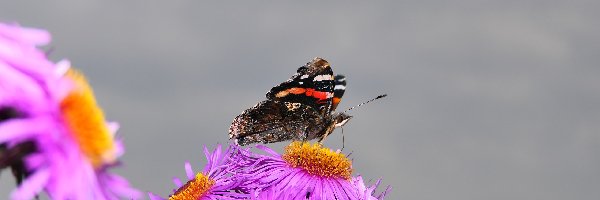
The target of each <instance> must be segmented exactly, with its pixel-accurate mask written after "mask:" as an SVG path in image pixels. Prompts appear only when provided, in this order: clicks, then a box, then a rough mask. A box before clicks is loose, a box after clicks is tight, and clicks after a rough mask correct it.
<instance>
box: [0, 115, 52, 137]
mask: <svg viewBox="0 0 600 200" xmlns="http://www.w3.org/2000/svg"><path fill="white" fill-rule="evenodd" d="M48 128H49V126H48V122H47V121H46V119H44V118H33V119H14V120H9V121H6V122H2V125H1V126H0V143H4V142H7V141H11V140H20V139H23V138H28V137H31V136H33V135H37V134H40V133H43V132H44V131H46V130H48Z"/></svg>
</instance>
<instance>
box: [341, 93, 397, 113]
mask: <svg viewBox="0 0 600 200" xmlns="http://www.w3.org/2000/svg"><path fill="white" fill-rule="evenodd" d="M383 97H387V94H382V95H379V96H377V97H375V98H373V99H371V100H368V101H365V102H362V103H360V104H358V105H356V106H352V107H350V108H348V109H347V110H345V111H344V112H342V113H345V112H348V111H350V110H352V109H354V108H358V107H360V106H362V105H365V104H367V103H370V102H371V101H375V100H377V99H381V98H383Z"/></svg>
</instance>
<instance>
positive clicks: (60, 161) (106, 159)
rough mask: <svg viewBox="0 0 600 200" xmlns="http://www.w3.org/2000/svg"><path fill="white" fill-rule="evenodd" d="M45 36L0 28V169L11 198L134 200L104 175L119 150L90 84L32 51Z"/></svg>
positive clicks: (130, 191) (13, 27)
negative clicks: (8, 172) (13, 183)
mask: <svg viewBox="0 0 600 200" xmlns="http://www.w3.org/2000/svg"><path fill="white" fill-rule="evenodd" d="M48 42H50V35H49V34H48V32H46V31H44V30H39V29H32V28H23V27H20V26H18V25H16V24H2V23H0V169H3V168H11V169H12V171H13V174H14V175H15V176H16V178H17V183H18V187H17V188H16V189H15V190H13V192H12V193H11V194H10V197H9V198H10V199H32V198H34V197H35V196H37V195H38V194H39V193H40V192H41V191H45V192H46V193H47V194H48V196H49V197H51V198H52V199H118V198H120V197H123V198H128V199H131V198H137V197H139V196H140V193H139V192H138V191H137V190H135V189H132V188H131V187H130V186H129V184H128V183H127V181H126V180H125V179H123V178H121V177H119V176H117V175H115V174H112V173H109V172H108V171H107V170H108V169H109V168H111V167H113V166H115V165H116V164H118V163H117V158H118V157H119V156H121V155H122V154H123V152H124V150H123V147H122V145H121V143H120V141H117V140H116V139H115V137H114V134H115V132H116V129H117V127H118V126H117V125H116V124H114V123H107V122H106V121H105V120H104V115H103V113H102V110H101V109H100V108H99V107H98V105H97V104H96V101H95V98H94V95H93V92H92V90H91V87H90V86H89V85H88V84H87V82H86V81H85V78H84V77H83V76H82V75H81V74H79V73H78V72H76V71H74V70H72V69H70V63H69V62H68V61H63V62H59V63H58V64H55V63H53V62H51V61H49V60H48V59H47V57H46V55H45V53H44V52H43V51H41V50H39V49H38V48H37V47H38V46H41V45H45V44H47V43H48Z"/></svg>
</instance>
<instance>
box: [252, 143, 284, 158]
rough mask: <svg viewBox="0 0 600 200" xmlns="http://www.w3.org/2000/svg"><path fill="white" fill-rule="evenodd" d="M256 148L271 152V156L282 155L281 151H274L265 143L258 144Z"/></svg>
mask: <svg viewBox="0 0 600 200" xmlns="http://www.w3.org/2000/svg"><path fill="white" fill-rule="evenodd" d="M256 148H257V149H260V150H263V151H265V152H267V153H269V154H271V156H273V157H281V155H280V154H279V153H277V152H275V151H273V150H272V149H271V148H269V147H267V146H265V145H256Z"/></svg>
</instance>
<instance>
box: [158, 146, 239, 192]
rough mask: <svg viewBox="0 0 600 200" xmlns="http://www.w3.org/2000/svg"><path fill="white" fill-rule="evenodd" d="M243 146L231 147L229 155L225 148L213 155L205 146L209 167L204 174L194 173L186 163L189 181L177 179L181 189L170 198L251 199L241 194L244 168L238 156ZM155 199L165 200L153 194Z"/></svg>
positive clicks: (216, 150) (207, 165) (205, 168)
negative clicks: (240, 174) (236, 155)
mask: <svg viewBox="0 0 600 200" xmlns="http://www.w3.org/2000/svg"><path fill="white" fill-rule="evenodd" d="M238 148H239V147H237V146H235V145H231V146H229V148H227V150H226V151H225V153H222V152H221V145H218V146H217V148H215V150H214V151H213V152H212V153H211V152H210V151H209V150H208V149H207V148H206V147H204V154H205V155H206V160H207V162H208V163H207V164H206V166H205V167H204V170H203V171H202V172H199V173H196V174H194V171H193V170H192V167H191V166H190V163H189V162H186V163H185V172H186V174H187V179H188V181H187V182H186V183H185V184H182V182H181V180H179V179H178V178H174V180H173V182H174V183H175V185H176V186H177V188H178V189H176V190H174V192H173V194H172V195H170V196H169V199H173V200H208V199H249V195H248V194H246V193H244V192H240V191H238V189H239V186H240V184H241V183H242V179H241V177H240V176H237V173H239V171H240V170H241V169H242V168H243V166H241V164H242V163H243V162H242V161H241V160H239V159H238V158H236V157H234V155H235V154H236V152H238V150H239V149H238ZM149 196H150V199H151V200H162V199H163V198H161V197H159V196H156V195H154V194H152V193H149Z"/></svg>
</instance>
